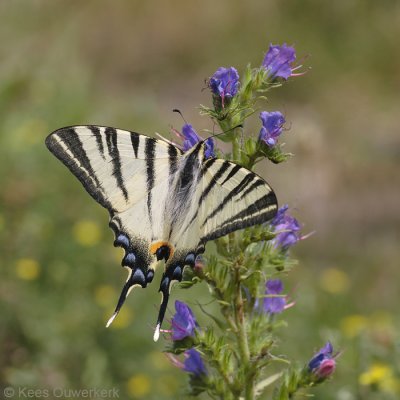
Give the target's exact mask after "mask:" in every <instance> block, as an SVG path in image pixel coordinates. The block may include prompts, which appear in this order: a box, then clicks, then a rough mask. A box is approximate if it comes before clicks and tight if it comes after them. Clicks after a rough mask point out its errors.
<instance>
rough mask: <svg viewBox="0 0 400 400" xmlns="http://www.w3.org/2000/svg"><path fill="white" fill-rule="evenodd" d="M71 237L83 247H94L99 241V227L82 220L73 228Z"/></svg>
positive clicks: (94, 223) (91, 222)
mask: <svg viewBox="0 0 400 400" xmlns="http://www.w3.org/2000/svg"><path fill="white" fill-rule="evenodd" d="M72 231H73V235H74V238H75V240H76V241H77V242H78V243H79V244H80V245H81V246H85V247H91V246H95V245H96V244H97V243H99V241H100V239H101V230H100V228H99V225H98V224H97V223H96V222H94V221H90V220H82V221H79V222H77V223H76V224H75V225H74V226H73V229H72Z"/></svg>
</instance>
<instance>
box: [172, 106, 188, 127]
mask: <svg viewBox="0 0 400 400" xmlns="http://www.w3.org/2000/svg"><path fill="white" fill-rule="evenodd" d="M172 112H175V113H178V114H179V115H180V116H181V117H182V119H183V121H184V122H185V124H187V121H186V119H185V117H184V116H183V114H182V112H181V110H178V109H177V108H174V109H173V110H172Z"/></svg>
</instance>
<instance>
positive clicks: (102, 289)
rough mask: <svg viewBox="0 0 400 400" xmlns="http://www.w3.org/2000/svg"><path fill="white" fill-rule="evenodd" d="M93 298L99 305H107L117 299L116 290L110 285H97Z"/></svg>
mask: <svg viewBox="0 0 400 400" xmlns="http://www.w3.org/2000/svg"><path fill="white" fill-rule="evenodd" d="M94 299H95V301H96V303H97V304H98V305H99V306H102V307H109V306H110V305H112V304H114V303H115V302H116V301H117V292H116V291H115V289H114V288H113V287H112V286H111V285H100V286H97V287H96V289H95V291H94Z"/></svg>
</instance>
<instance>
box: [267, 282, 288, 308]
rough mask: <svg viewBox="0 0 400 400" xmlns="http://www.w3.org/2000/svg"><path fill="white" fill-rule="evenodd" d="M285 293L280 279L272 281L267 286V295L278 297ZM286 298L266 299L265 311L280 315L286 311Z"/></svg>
mask: <svg viewBox="0 0 400 400" xmlns="http://www.w3.org/2000/svg"><path fill="white" fill-rule="evenodd" d="M282 291H283V283H282V281H281V280H280V279H270V280H268V281H267V283H266V284H265V294H267V295H274V294H275V295H276V294H281V293H282ZM285 305H286V298H285V297H265V298H264V311H265V312H266V313H268V314H279V313H281V312H282V311H283V310H284V309H285Z"/></svg>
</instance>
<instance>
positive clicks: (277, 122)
mask: <svg viewBox="0 0 400 400" xmlns="http://www.w3.org/2000/svg"><path fill="white" fill-rule="evenodd" d="M260 119H261V122H262V125H263V126H262V128H261V130H260V135H259V139H260V140H262V141H264V142H265V143H266V144H267V145H268V146H269V147H273V146H275V145H276V143H277V140H278V137H279V136H280V135H281V133H282V129H283V128H282V127H283V124H284V123H285V122H286V121H285V117H284V116H283V115H282V113H281V112H279V111H272V112H267V111H262V112H261V113H260Z"/></svg>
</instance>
